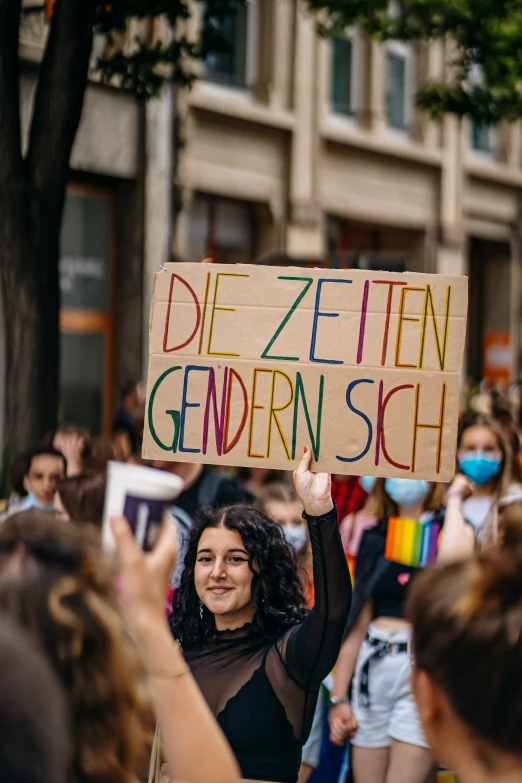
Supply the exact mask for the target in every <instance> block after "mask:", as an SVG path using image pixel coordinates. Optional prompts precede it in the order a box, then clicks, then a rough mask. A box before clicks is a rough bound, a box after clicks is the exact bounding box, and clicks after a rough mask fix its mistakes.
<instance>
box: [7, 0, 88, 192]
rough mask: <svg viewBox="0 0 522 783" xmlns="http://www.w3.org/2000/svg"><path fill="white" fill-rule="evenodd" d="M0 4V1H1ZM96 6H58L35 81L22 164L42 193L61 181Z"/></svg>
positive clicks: (71, 0)
mask: <svg viewBox="0 0 522 783" xmlns="http://www.w3.org/2000/svg"><path fill="white" fill-rule="evenodd" d="M0 2H1V0H0ZM95 6H96V3H95V0H57V2H56V5H55V7H54V14H53V20H52V23H51V30H50V33H49V39H48V42H47V46H46V49H45V53H44V57H43V61H42V64H41V66H40V71H39V75H38V85H37V89H36V96H35V100H34V108H33V116H32V120H31V129H30V136H29V149H28V152H27V164H28V169H29V176H30V178H31V181H32V183H33V184H34V185H35V186H36V187H37V188H38V189H44V188H47V187H50V186H52V185H53V184H56V185H59V184H60V183H61V182H62V181H63V177H64V176H65V175H66V173H67V170H68V167H69V159H70V155H71V150H72V146H73V143H74V138H75V136H76V131H77V130H78V125H79V123H80V117H81V112H82V106H83V100H84V95H85V89H86V87H87V74H88V69H89V60H90V56H91V51H92V41H93V25H94V17H95Z"/></svg>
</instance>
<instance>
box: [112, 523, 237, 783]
mask: <svg viewBox="0 0 522 783" xmlns="http://www.w3.org/2000/svg"><path fill="white" fill-rule="evenodd" d="M111 522H112V529H113V532H114V536H115V538H116V543H117V546H118V552H119V555H120V564H121V576H122V580H123V588H124V605H125V612H126V616H127V620H128V623H129V626H130V630H131V632H132V635H133V638H134V640H135V642H136V645H137V647H138V650H139V652H140V654H141V657H142V660H143V663H144V665H145V669H146V672H147V675H148V679H149V684H150V688H151V692H152V699H153V702H154V707H155V710H156V715H157V718H158V722H159V726H160V729H161V735H162V749H163V752H164V754H165V758H166V761H167V764H168V768H169V775H170V780H171V781H172V783H177V782H178V781H185V782H186V783H234V782H235V781H239V778H240V772H239V767H238V765H237V763H236V761H235V759H234V756H233V754H232V751H231V750H230V747H229V745H228V743H227V741H226V739H225V737H224V735H223V734H222V732H221V729H220V728H219V726H218V725H217V723H216V721H215V719H214V717H213V715H212V713H211V712H210V709H209V707H208V705H207V703H206V702H205V700H204V698H203V696H202V694H201V691H200V690H199V688H198V686H197V685H196V682H195V680H194V678H193V677H192V674H191V673H190V669H189V667H188V666H187V663H186V662H185V660H184V658H183V655H182V653H181V650H180V649H179V647H178V645H177V644H176V642H175V641H174V639H173V638H172V634H171V632H170V629H169V627H168V624H167V619H166V614H165V596H166V594H167V590H168V586H169V576H170V573H171V572H172V568H173V566H174V559H175V551H176V541H177V531H176V528H175V526H174V524H168V525H166V526H165V528H164V530H163V532H162V535H161V538H160V540H159V542H158V544H157V546H156V548H155V549H154V550H153V552H151V553H150V554H148V555H144V554H143V552H142V551H141V550H140V549H139V548H138V547H137V545H136V543H135V541H134V538H133V535H132V533H131V531H130V528H129V526H128V524H127V522H126V520H125V519H124V518H123V517H117V518H114V519H113V520H112V521H111ZM202 748H204V749H205V752H204V753H202V752H201V749H202Z"/></svg>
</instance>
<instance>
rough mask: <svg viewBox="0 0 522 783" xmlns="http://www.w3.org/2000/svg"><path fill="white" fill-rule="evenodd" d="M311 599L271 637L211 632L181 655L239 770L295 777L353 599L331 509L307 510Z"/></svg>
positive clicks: (258, 776) (283, 781)
mask: <svg viewBox="0 0 522 783" xmlns="http://www.w3.org/2000/svg"><path fill="white" fill-rule="evenodd" d="M305 518H306V519H307V522H308V529H309V532H310V540H311V543H312V554H313V571H314V587H315V606H314V608H313V609H312V610H311V611H310V612H309V614H308V615H307V616H306V617H305V619H304V620H303V621H302V622H301V623H299V624H298V625H296V626H294V627H293V628H291V629H290V630H289V631H287V632H286V633H285V634H284V635H283V636H281V637H280V638H279V639H277V640H276V641H273V640H263V639H259V638H258V637H254V636H253V633H252V629H251V626H249V625H246V626H243V628H239V629H237V630H235V631H222V632H218V631H216V632H215V633H214V635H213V636H212V637H211V638H210V639H209V640H208V641H206V642H205V644H204V645H203V646H202V647H198V648H190V649H185V650H184V653H185V657H186V659H187V662H188V664H189V666H190V668H191V670H192V673H193V675H194V677H195V679H196V681H197V683H198V685H199V687H200V688H201V690H202V692H203V695H204V696H205V698H206V700H207V702H208V704H209V705H210V708H211V709H212V712H213V713H214V715H215V716H216V718H217V721H218V723H219V725H220V726H221V728H222V729H223V732H224V734H225V736H226V738H227V739H228V741H229V743H230V745H231V747H232V750H233V751H234V753H235V754H236V757H237V759H238V762H239V765H240V767H241V772H242V775H243V777H245V778H248V779H250V780H266V781H278V783H295V782H296V781H297V777H298V773H299V766H300V763H301V748H302V746H303V744H304V743H305V742H306V739H307V737H308V734H309V733H310V727H311V725H312V719H313V715H314V711H315V706H316V702H317V695H318V691H319V687H320V685H321V682H322V680H323V679H324V678H325V677H326V676H327V674H329V672H330V671H331V669H332V668H333V666H334V664H335V661H336V659H337V655H338V653H339V649H340V646H341V641H342V636H343V631H344V627H345V624H346V619H347V615H348V612H349V609H350V602H351V582H350V575H349V572H348V567H347V564H346V558H345V555H344V551H343V547H342V543H341V538H340V535H339V531H338V528H337V514H336V512H335V510H333V511H331V512H330V513H329V514H325V515H324V516H322V517H305Z"/></svg>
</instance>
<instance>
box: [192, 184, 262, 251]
mask: <svg viewBox="0 0 522 783" xmlns="http://www.w3.org/2000/svg"><path fill="white" fill-rule="evenodd" d="M254 224H255V219H254V207H253V205H252V204H250V203H249V202H247V201H234V200H232V199H226V198H219V197H215V196H206V195H203V194H200V195H197V196H196V197H195V199H194V202H193V204H192V208H191V214H190V224H189V225H190V228H189V231H190V234H189V242H190V250H189V260H190V261H202V260H203V259H204V258H212V259H213V260H214V261H216V262H217V263H219V264H248V263H250V262H251V261H253V259H254Z"/></svg>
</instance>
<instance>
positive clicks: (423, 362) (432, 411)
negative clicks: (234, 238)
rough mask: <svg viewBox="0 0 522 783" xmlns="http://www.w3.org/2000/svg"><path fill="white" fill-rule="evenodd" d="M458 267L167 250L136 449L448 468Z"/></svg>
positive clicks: (392, 472)
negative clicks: (306, 263)
mask: <svg viewBox="0 0 522 783" xmlns="http://www.w3.org/2000/svg"><path fill="white" fill-rule="evenodd" d="M466 310H467V279H466V278H464V277H451V276H443V275H424V274H414V273H410V272H408V273H404V274H394V273H386V272H366V271H359V270H333V269H328V270H325V269H301V268H282V267H268V266H254V265H233V266H232V265H217V264H216V265H214V264H185V263H175V264H167V265H166V266H165V268H164V269H163V270H162V271H161V272H158V273H157V275H156V279H155V285H154V295H153V302H152V309H151V320H150V360H149V377H148V389H147V414H146V423H145V434H144V445H143V456H144V457H145V458H147V459H160V460H179V461H184V462H206V463H213V464H217V465H246V466H250V467H267V468H283V469H286V470H288V469H292V468H293V467H294V466H295V465H296V464H297V461H298V460H299V458H300V457H301V455H302V452H303V447H304V446H305V445H310V446H311V449H312V452H313V459H314V464H313V469H314V470H316V471H320V470H321V471H322V470H324V471H328V472H331V473H350V474H355V475H379V476H399V477H406V478H407V477H416V478H425V479H429V480H435V481H447V480H449V479H450V478H451V477H452V476H453V473H454V468H455V443H456V434H457V416H458V410H459V397H460V371H461V364H462V355H463V350H464V336H465V324H466Z"/></svg>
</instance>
